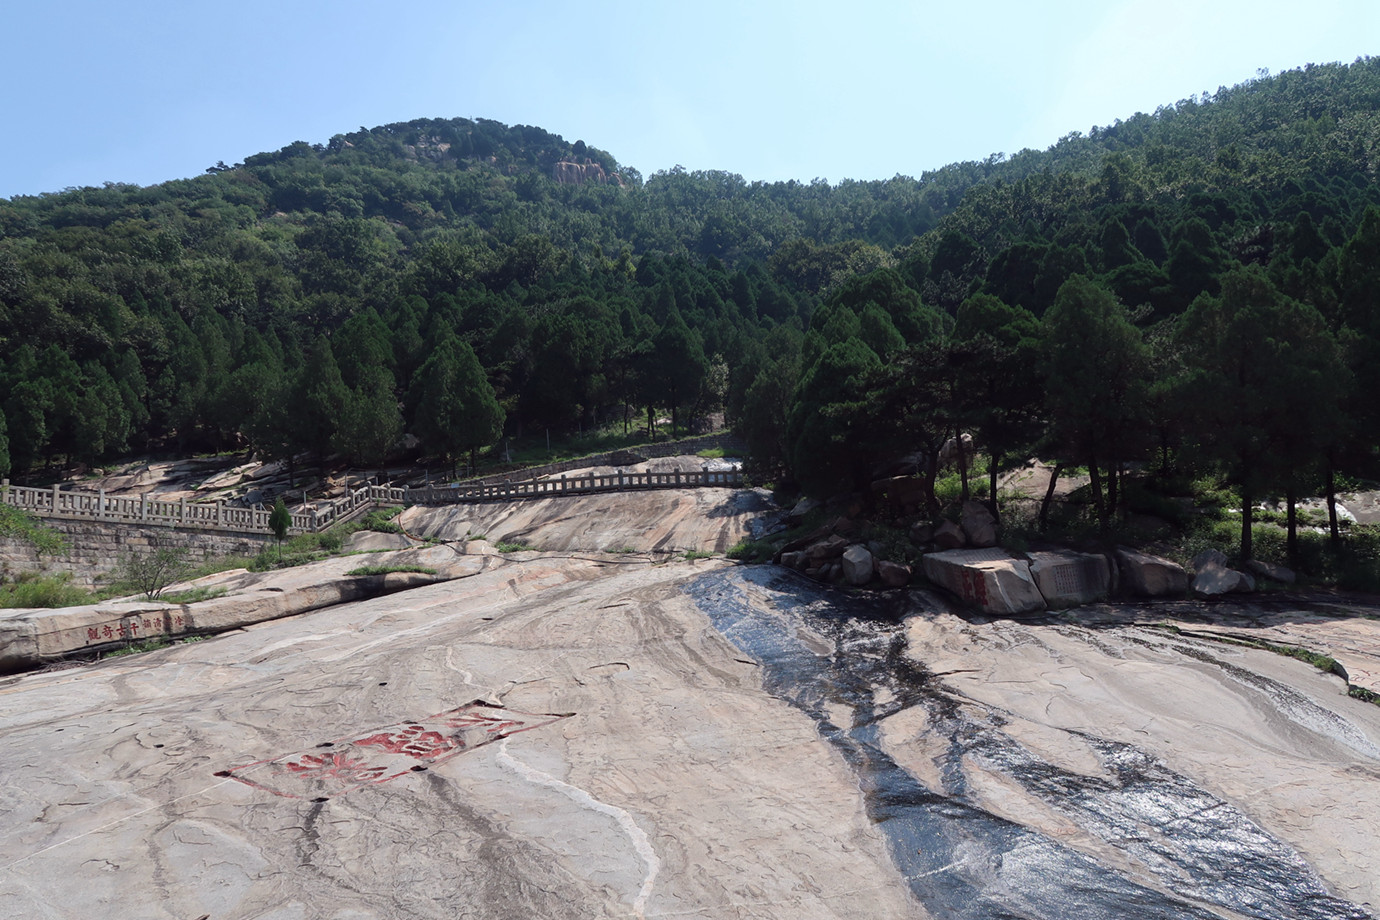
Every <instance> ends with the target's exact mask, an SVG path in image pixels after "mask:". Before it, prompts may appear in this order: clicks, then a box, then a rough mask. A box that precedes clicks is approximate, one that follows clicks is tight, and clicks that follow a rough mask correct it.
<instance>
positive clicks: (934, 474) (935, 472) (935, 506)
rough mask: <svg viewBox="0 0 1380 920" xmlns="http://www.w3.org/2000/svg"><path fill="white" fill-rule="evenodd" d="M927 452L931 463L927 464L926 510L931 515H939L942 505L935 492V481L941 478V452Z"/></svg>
mask: <svg viewBox="0 0 1380 920" xmlns="http://www.w3.org/2000/svg"><path fill="white" fill-rule="evenodd" d="M925 453H926V455H927V456H928V457H929V463H927V464H926V465H925V510H926V511H927V512H929V515H930V517H938V515H939V512H940V507H939V499H938V498H937V497H936V496H935V494H934V481H935V480H936V479H938V478H939V453H938V451H934V450H929V451H926V452H925Z"/></svg>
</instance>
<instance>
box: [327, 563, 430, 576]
mask: <svg viewBox="0 0 1380 920" xmlns="http://www.w3.org/2000/svg"><path fill="white" fill-rule="evenodd" d="M392 572H416V573H418V574H420V575H435V574H436V570H435V569H433V568H428V567H427V566H424V565H362V566H360V567H359V568H357V569H351V570H350V571H348V572H346V573H345V574H346V575H388V574H389V573H392Z"/></svg>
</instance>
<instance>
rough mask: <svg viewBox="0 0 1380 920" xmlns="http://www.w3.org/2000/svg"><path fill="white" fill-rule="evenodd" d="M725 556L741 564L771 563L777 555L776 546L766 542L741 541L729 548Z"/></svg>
mask: <svg viewBox="0 0 1380 920" xmlns="http://www.w3.org/2000/svg"><path fill="white" fill-rule="evenodd" d="M724 555H726V556H728V558H730V559H737V560H738V561H739V562H753V563H762V562H771V559H772V557H773V556H775V555H776V544H774V543H770V542H768V541H766V540H740V541H739V542H737V543H735V544H734V545H733V546H731V547H729V549H728V552H727V553H725V554H724Z"/></svg>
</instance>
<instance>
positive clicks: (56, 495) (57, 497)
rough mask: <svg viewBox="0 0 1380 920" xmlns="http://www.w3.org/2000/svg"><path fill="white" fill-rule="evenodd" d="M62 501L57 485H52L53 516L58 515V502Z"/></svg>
mask: <svg viewBox="0 0 1380 920" xmlns="http://www.w3.org/2000/svg"><path fill="white" fill-rule="evenodd" d="M61 499H62V492H61V490H59V489H58V484H57V483H53V514H57V513H58V502H59V501H61Z"/></svg>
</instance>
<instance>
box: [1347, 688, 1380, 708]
mask: <svg viewBox="0 0 1380 920" xmlns="http://www.w3.org/2000/svg"><path fill="white" fill-rule="evenodd" d="M1346 695H1347V696H1351V697H1355V698H1356V699H1358V700H1361V701H1362V702H1365V703H1374V704H1375V705H1376V706H1380V693H1375V692H1374V691H1371V690H1367V689H1366V688H1365V687H1347V688H1346Z"/></svg>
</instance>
